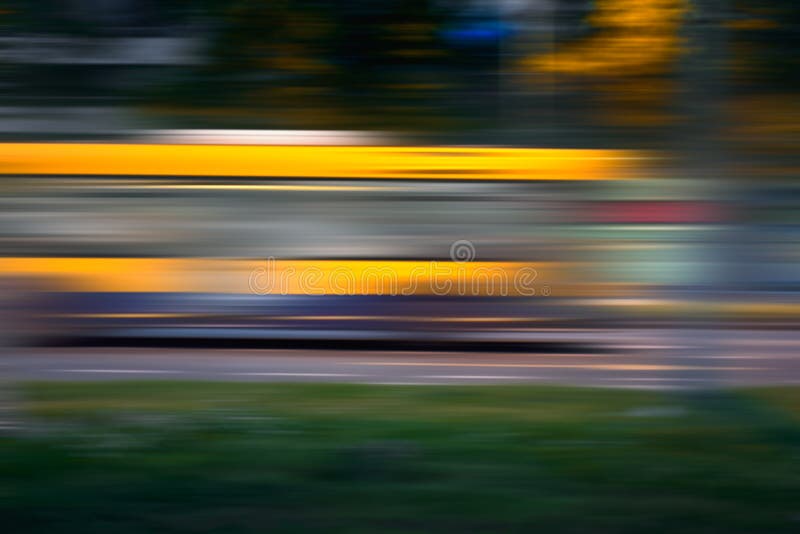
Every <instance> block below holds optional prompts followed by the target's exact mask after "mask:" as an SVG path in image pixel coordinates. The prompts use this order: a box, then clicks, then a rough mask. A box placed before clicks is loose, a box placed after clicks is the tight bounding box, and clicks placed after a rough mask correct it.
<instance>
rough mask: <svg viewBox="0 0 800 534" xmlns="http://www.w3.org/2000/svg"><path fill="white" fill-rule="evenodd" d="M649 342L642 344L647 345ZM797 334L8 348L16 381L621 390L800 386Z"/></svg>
mask: <svg viewBox="0 0 800 534" xmlns="http://www.w3.org/2000/svg"><path fill="white" fill-rule="evenodd" d="M643 340H645V341H648V342H647V343H643V342H642V341H643ZM799 348H800V333H795V332H790V331H781V332H779V331H772V332H766V331H695V332H693V333H692V334H691V335H688V336H687V335H686V333H680V335H679V333H678V332H674V331H664V332H660V333H650V334H648V335H647V336H644V337H631V339H630V340H629V341H628V342H627V343H616V344H615V345H611V346H605V347H604V350H602V351H601V350H591V349H590V348H587V350H585V351H577V352H576V351H574V350H571V351H567V352H559V351H557V350H547V351H544V352H542V351H539V352H520V351H513V352H508V351H506V352H464V351H446V350H439V351H419V350H414V351H403V350H356V349H347V350H341V349H338V350H324V349H308V348H306V349H292V348H272V349H265V348H180V347H177V348H176V347H169V348H162V347H147V348H142V347H55V348H26V349H16V350H11V351H7V352H6V354H5V355H3V356H2V357H0V372H2V374H3V375H4V376H5V377H6V378H7V379H10V380H112V379H113V380H118V379H125V380H131V379H148V380H149V379H168V380H225V381H281V382H286V381H291V382H295V381H298V382H352V383H368V384H419V385H424V384H511V383H541V384H564V385H582V386H601V387H623V388H646V389H657V388H665V389H669V388H692V387H710V386H736V385H762V384H763V385H767V384H772V385H774V384H786V385H789V384H798V385H800V350H798V349H799Z"/></svg>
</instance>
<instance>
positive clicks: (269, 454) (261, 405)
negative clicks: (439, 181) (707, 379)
mask: <svg viewBox="0 0 800 534" xmlns="http://www.w3.org/2000/svg"><path fill="white" fill-rule="evenodd" d="M23 392H24V398H25V406H24V408H25V410H24V412H25V420H24V421H23V423H24V424H23V425H22V427H21V428H19V429H18V430H16V431H14V432H13V433H7V434H5V435H3V436H2V437H1V438H0V517H3V523H4V525H5V526H4V528H3V530H4V531H5V532H31V533H33V532H37V533H39V532H48V533H55V532H80V533H95V532H96V533H100V532H102V533H107V532H114V534H123V533H134V532H136V533H140V532H202V533H210V532H226V533H228V532H232V533H238V532H242V533H245V532H309V531H325V532H352V533H359V532H364V533H366V532H376V531H383V532H392V533H401V532H459V533H461V532H487V533H488V532H492V533H494V532H531V531H534V530H536V531H542V532H548V531H551V532H593V533H603V532H641V531H644V530H646V529H652V530H657V531H682V532H689V533H691V532H726V533H727V532H797V531H798V530H800V504H798V501H797V499H796V496H797V495H800V462H798V459H800V455H799V454H798V453H800V441H798V432H799V431H800V420H798V418H797V416H796V414H797V413H799V412H800V410H798V409H797V405H796V403H797V402H798V400H800V395H798V393H797V391H795V390H769V391H766V390H758V391H740V392H733V393H727V394H725V398H724V399H722V401H721V400H720V399H719V398H718V397H716V396H714V395H711V396H708V397H704V396H701V397H699V398H696V397H694V396H686V395H683V394H681V395H679V394H674V393H669V394H666V393H658V392H639V391H617V390H595V389H568V388H557V387H539V386H535V387H532V386H511V387H509V386H502V387H500V386H486V387H474V386H470V387H467V386H464V387H461V386H453V387H449V386H435V387H415V386H367V385H339V384H262V383H259V384H255V383H250V384H241V383H240V384H230V383H186V382H176V383H170V382H112V383H97V382H93V383H47V384H43V383H37V384H29V385H27V386H26V387H25V388H24V389H23ZM765 414H768V415H765Z"/></svg>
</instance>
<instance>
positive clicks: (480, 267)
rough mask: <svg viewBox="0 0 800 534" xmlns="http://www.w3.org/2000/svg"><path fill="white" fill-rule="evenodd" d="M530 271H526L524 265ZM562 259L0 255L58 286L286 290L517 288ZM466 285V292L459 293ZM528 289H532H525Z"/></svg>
mask: <svg viewBox="0 0 800 534" xmlns="http://www.w3.org/2000/svg"><path fill="white" fill-rule="evenodd" d="M523 269H525V270H526V271H525V272H524V273H523V272H522V270H523ZM564 271H565V266H564V264H556V263H535V264H534V263H520V262H471V263H456V262H450V261H441V262H428V261H399V260H398V261H377V260H376V261H372V260H347V261H341V260H233V259H205V258H41V257H31V258H1V259H0V276H9V277H17V278H21V279H36V280H39V284H40V285H47V286H48V288H49V289H52V290H55V291H86V292H208V293H243V294H246V293H253V294H286V295H388V294H414V295H425V294H444V295H459V294H467V295H476V296H478V295H497V296H500V295H501V293H500V291H501V287H503V286H501V284H502V283H503V281H505V283H506V285H505V287H506V289H507V294H508V295H517V294H520V293H519V291H516V290H515V284H514V280H515V277H517V276H518V273H521V274H522V275H524V276H522V277H521V278H518V280H521V281H522V282H523V283H524V284H526V285H525V289H527V288H529V287H533V288H537V287H541V286H542V285H544V284H549V283H552V282H553V281H556V280H557V279H558V278H557V277H556V273H559V274H560V276H564V274H563V273H564ZM462 288H463V292H462ZM523 294H528V293H523Z"/></svg>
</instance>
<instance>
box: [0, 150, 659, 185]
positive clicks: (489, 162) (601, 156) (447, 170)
mask: <svg viewBox="0 0 800 534" xmlns="http://www.w3.org/2000/svg"><path fill="white" fill-rule="evenodd" d="M643 159H646V156H644V155H642V154H641V153H639V152H636V151H626V150H601V149H550V148H436V147H361V146H359V147H355V146H345V147H341V146H315V147H310V146H231V145H158V144H98V143H0V174H45V175H47V174H60V175H145V176H272V177H290V178H392V179H447V180H616V179H622V178H628V177H631V176H632V174H633V172H634V171H635V170H636V169H637V168H638V167H640V165H641V160H643Z"/></svg>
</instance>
